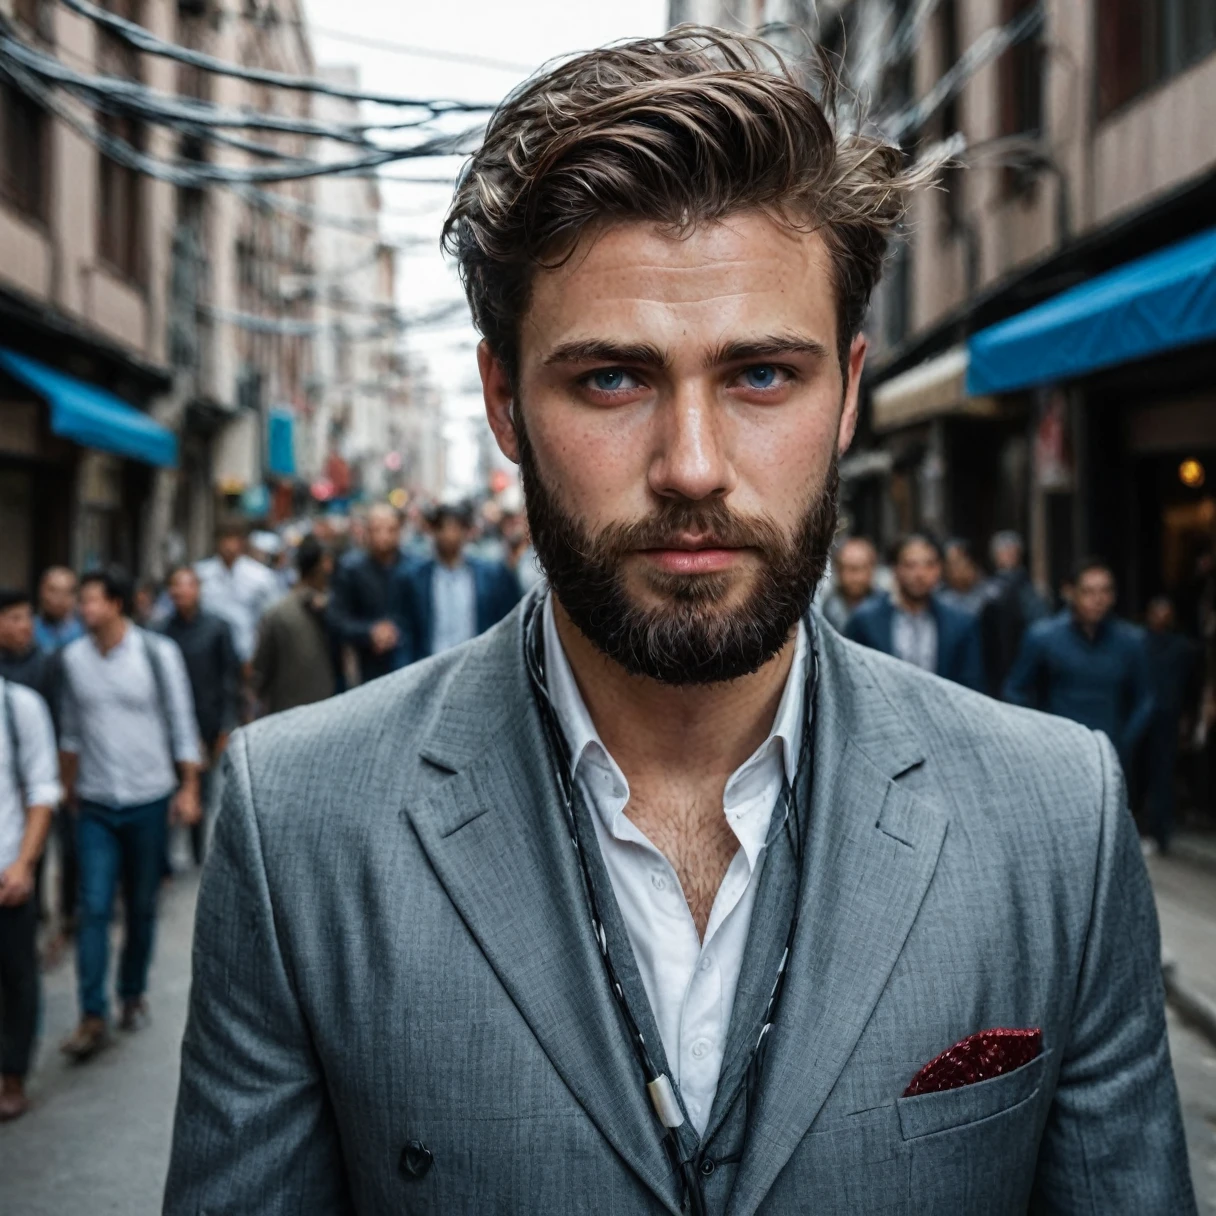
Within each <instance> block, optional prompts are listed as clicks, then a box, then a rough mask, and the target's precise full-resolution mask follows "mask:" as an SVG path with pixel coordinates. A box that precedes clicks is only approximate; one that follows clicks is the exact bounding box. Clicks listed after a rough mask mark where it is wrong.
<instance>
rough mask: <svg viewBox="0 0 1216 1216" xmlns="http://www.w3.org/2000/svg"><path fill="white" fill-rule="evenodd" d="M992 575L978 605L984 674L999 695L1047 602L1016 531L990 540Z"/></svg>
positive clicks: (990, 692) (991, 690)
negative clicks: (1023, 642)
mask: <svg viewBox="0 0 1216 1216" xmlns="http://www.w3.org/2000/svg"><path fill="white" fill-rule="evenodd" d="M989 553H990V555H991V557H992V567H993V571H994V573H993V575H992V577H991V578H990V579H989V580H988V584H987V587H986V588H985V594H984V603H983V605H982V607H981V609H980V637H981V639H982V641H983V646H984V674H985V676H986V677H987V680H988V695H989V696H993V697H999V696H1001V695H1002V693H1003V690H1004V688H1005V681H1006V680H1007V679H1008V678H1009V673H1010V671H1012V670H1013V663H1014V660H1015V659H1016V658H1017V657H1018V651H1019V650H1020V649H1021V645H1022V638H1023V637H1024V636H1025V634H1026V630H1027V629H1029V628H1030V626H1031V625H1033V624H1034V623H1035V622H1036V621H1041V620H1042V619H1043V618H1044V617H1046V616H1047V604H1046V603H1045V602H1044V600H1043V597H1042V596H1041V595H1039V593H1038V592H1037V591H1036V590H1035V588H1034V584H1033V583H1032V582H1031V581H1030V575H1029V573H1028V572H1027V570H1026V565H1025V562H1024V554H1025V546H1024V545H1023V543H1022V538H1021V536H1019V535H1018V533H1016V532H1010V531H1005V532H997V533H996V534H995V535H994V536H993V538H992V541H991V542H990V545H989Z"/></svg>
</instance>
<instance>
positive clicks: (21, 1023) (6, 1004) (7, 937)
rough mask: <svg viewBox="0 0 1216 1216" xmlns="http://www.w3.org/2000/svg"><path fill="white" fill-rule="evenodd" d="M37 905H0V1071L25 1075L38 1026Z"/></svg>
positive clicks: (31, 900)
mask: <svg viewBox="0 0 1216 1216" xmlns="http://www.w3.org/2000/svg"><path fill="white" fill-rule="evenodd" d="M37 932H38V908H37V906H36V905H35V903H34V900H33V898H32V897H31V898H30V899H27V900H26V901H25V903H23V904H18V905H17V907H15V908H0V1074H2V1075H3V1076H6V1077H24V1076H25V1074H26V1073H27V1072H29V1069H30V1054H31V1052H32V1051H33V1049H34V1033H35V1030H36V1028H37V1025H38V954H37V951H36V950H35V948H34V938H35V936H36V934H37Z"/></svg>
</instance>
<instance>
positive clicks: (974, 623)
mask: <svg viewBox="0 0 1216 1216" xmlns="http://www.w3.org/2000/svg"><path fill="white" fill-rule="evenodd" d="M959 659H960V663H959V677H958V682H959V683H960V684H963V685H965V686H966V687H967V688H973V689H975V691H976V692H986V691H987V688H986V686H985V682H984V648H983V643H982V642H981V640H980V623H979V621H978V620H970V621H968V622H967V628H966V630H965V631H964V633H963V642H962V649H961V651H960V654H959Z"/></svg>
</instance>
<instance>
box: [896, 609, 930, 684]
mask: <svg viewBox="0 0 1216 1216" xmlns="http://www.w3.org/2000/svg"><path fill="white" fill-rule="evenodd" d="M891 649H892V650H893V651H894V652H895V657H896V658H897V659H903V661H904V662H905V663H911V664H912V666H913V667H919V668H920V669H921V671H927V672H929V673H930V675H932V674H933V673H935V672H936V671H937V618H936V617H935V616H934V615H933V613H932V612H931V611H930V610H929V609H928V608H922V609H921V611H920V612H906V611H905V610H904V609H903V608H900V607H899V605H898V604H897V605H896V606H895V614H894V616H893V617H892V618H891Z"/></svg>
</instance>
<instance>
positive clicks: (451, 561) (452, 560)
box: [435, 553, 565, 641]
mask: <svg viewBox="0 0 1216 1216" xmlns="http://www.w3.org/2000/svg"><path fill="white" fill-rule="evenodd" d="M435 556H436V558H437V559H438V561H439V564H440V565H441V566H446V567H447V568H448V569H449V570H455V569H456V567H457V566H459V565H460V563H461V562H462V561H463V560H464V554H463V553H453V554H452V555H451V556H450V557H445V556H444V555H443V554H442V553H437V554H436V555H435ZM562 640H563V641H565V639H564V638H563V639H562Z"/></svg>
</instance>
